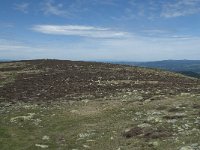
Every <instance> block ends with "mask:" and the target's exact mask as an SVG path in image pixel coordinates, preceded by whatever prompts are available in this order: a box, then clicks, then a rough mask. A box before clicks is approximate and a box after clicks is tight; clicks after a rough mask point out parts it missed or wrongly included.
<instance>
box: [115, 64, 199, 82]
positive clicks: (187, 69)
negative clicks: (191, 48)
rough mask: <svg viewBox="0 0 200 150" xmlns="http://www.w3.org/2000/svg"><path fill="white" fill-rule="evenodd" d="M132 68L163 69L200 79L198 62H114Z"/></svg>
mask: <svg viewBox="0 0 200 150" xmlns="http://www.w3.org/2000/svg"><path fill="white" fill-rule="evenodd" d="M114 63H116V64H126V65H132V66H140V67H148V68H157V69H164V70H169V71H173V72H178V73H181V74H184V75H187V76H192V77H197V78H200V60H163V61H152V62H114Z"/></svg>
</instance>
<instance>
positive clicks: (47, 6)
mask: <svg viewBox="0 0 200 150" xmlns="http://www.w3.org/2000/svg"><path fill="white" fill-rule="evenodd" d="M42 11H43V12H44V14H45V15H57V16H68V15H69V12H68V11H67V10H66V9H64V8H63V4H62V3H55V2H54V0H47V1H45V3H43V5H42Z"/></svg>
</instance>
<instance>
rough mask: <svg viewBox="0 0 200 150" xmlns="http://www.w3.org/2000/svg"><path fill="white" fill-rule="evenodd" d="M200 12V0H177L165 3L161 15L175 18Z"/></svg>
mask: <svg viewBox="0 0 200 150" xmlns="http://www.w3.org/2000/svg"><path fill="white" fill-rule="evenodd" d="M197 13H200V0H176V1H175V2H174V3H172V2H171V3H165V4H163V8H162V12H161V17H165V18H173V17H181V16H188V15H193V14H197Z"/></svg>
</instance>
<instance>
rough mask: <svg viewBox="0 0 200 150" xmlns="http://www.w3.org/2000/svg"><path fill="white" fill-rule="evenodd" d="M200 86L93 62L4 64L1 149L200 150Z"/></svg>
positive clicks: (0, 102) (156, 73) (175, 77)
mask: <svg viewBox="0 0 200 150" xmlns="http://www.w3.org/2000/svg"><path fill="white" fill-rule="evenodd" d="M199 109H200V81H199V80H197V79H194V78H188V77H186V76H183V75H180V74H175V73H171V72H167V71H160V70H153V69H145V68H140V67H131V66H125V65H113V64H104V63H91V62H74V61H61V60H32V61H19V62H6V63H0V149H1V150H8V149H9V150H21V149H24V150H35V149H52V150H53V149H61V150H66V149H67V150H87V149H94V150H104V149H105V150H130V149H134V150H141V149H142V150H143V149H144V150H152V149H156V150H163V147H164V148H165V149H170V150H185V149H190V150H191V149H192V150H198V149H200V142H199V141H200V111H199Z"/></svg>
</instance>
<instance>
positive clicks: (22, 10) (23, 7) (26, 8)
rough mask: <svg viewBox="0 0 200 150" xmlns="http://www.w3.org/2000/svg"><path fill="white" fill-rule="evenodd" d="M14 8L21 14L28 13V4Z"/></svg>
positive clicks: (16, 5) (21, 4)
mask: <svg viewBox="0 0 200 150" xmlns="http://www.w3.org/2000/svg"><path fill="white" fill-rule="evenodd" d="M14 8H15V9H16V10H18V11H21V12H23V13H28V8H29V3H20V4H15V5H14Z"/></svg>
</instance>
